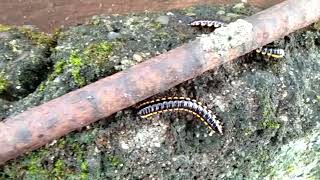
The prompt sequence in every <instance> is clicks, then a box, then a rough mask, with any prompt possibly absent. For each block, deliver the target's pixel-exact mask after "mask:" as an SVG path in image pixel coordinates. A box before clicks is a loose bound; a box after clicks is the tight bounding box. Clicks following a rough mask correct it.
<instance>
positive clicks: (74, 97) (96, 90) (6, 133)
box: [0, 0, 320, 163]
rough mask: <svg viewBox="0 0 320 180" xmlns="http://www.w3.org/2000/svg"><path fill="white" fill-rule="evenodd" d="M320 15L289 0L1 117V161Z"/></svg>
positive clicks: (317, 5) (304, 0)
mask: <svg viewBox="0 0 320 180" xmlns="http://www.w3.org/2000/svg"><path fill="white" fill-rule="evenodd" d="M319 17H320V1H319V0H287V1H284V2H282V3H280V4H278V5H275V6H273V7H271V8H269V9H267V10H265V11H262V12H260V13H258V14H255V15H253V16H251V17H249V18H247V19H244V20H237V21H236V22H233V23H230V24H229V25H228V26H227V27H222V28H219V29H217V30H216V31H215V32H213V33H212V34H209V35H203V36H202V37H200V38H197V39H196V40H194V41H192V42H190V43H188V44H184V45H182V46H180V47H178V48H176V49H173V50H171V51H169V52H167V53H165V54H162V55H159V56H156V57H153V58H151V59H149V60H147V61H145V62H143V63H141V64H138V65H136V66H133V67H132V68H130V69H128V70H126V71H122V72H119V73H116V74H114V75H112V76H109V77H106V78H104V79H101V80H99V81H97V82H95V83H92V84H90V85H87V86H85V87H83V88H81V89H78V90H76V91H73V92H70V93H68V94H65V95H63V96H61V97H59V98H57V99H54V100H52V101H49V102H47V103H44V104H42V105H40V106H37V107H34V108H30V109H28V110H26V111H25V112H23V113H21V114H18V115H16V116H13V117H9V118H7V119H5V120H3V121H2V122H0V137H1V139H0V147H1V148H0V163H4V162H6V161H7V160H9V159H12V158H15V157H17V156H18V155H21V154H23V153H25V152H27V151H31V150H34V149H36V148H38V147H40V146H42V145H45V144H46V143H48V142H50V141H52V140H54V139H56V138H59V137H61V136H63V135H65V134H67V133H69V132H71V131H73V130H75V129H78V128H81V127H83V126H86V125H88V124H90V123H93V122H95V121H97V120H99V119H101V118H104V117H107V116H109V115H111V114H113V113H115V112H117V111H120V110H122V109H124V108H127V107H129V106H131V105H134V104H136V103H138V102H139V101H141V100H144V99H146V98H148V97H150V96H152V95H155V94H157V93H159V92H162V91H164V90H167V89H169V88H171V87H173V86H175V85H177V84H179V83H182V82H183V81H186V80H188V79H191V78H193V77H196V76H198V75H200V74H202V73H203V72H205V71H207V70H209V69H212V68H215V67H218V66H219V65H221V64H222V63H225V62H229V61H231V60H232V59H235V58H237V57H239V56H241V55H244V54H245V53H248V52H250V51H252V50H254V49H256V48H258V47H260V46H262V45H264V44H267V43H269V42H272V41H274V40H276V39H278V38H281V37H283V36H284V35H287V34H289V33H290V32H293V31H295V30H297V29H300V28H303V27H305V26H307V25H309V24H311V23H313V22H315V21H317V20H318V19H319Z"/></svg>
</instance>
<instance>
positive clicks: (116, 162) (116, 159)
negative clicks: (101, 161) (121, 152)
mask: <svg viewBox="0 0 320 180" xmlns="http://www.w3.org/2000/svg"><path fill="white" fill-rule="evenodd" d="M107 160H108V162H109V163H110V164H111V166H113V167H117V166H118V165H120V164H121V163H122V160H121V159H120V158H119V157H117V156H108V157H107Z"/></svg>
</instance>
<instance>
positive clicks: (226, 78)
mask: <svg viewBox="0 0 320 180" xmlns="http://www.w3.org/2000/svg"><path fill="white" fill-rule="evenodd" d="M255 11H257V10H256V9H255V8H252V7H246V6H245V7H243V6H242V5H241V6H240V5H237V6H234V7H232V6H230V7H229V6H228V7H209V6H204V7H193V8H188V9H185V10H180V11H172V12H166V13H159V14H154V13H145V14H139V15H128V16H97V17H94V18H93V19H92V20H91V21H90V22H88V23H87V24H84V25H79V26H77V27H72V28H69V29H65V30H62V31H61V32H59V35H58V36H57V38H56V42H57V44H56V45H55V46H54V47H52V48H51V50H50V56H48V57H47V58H44V59H45V60H43V61H44V62H52V64H51V65H49V68H48V69H49V70H48V71H45V72H48V75H47V76H46V78H45V79H44V80H42V81H41V82H40V83H39V84H38V85H37V87H36V89H35V90H33V91H32V92H30V93H29V94H28V96H26V97H21V98H20V99H17V100H14V101H10V102H8V101H7V100H5V99H4V100H1V101H0V103H3V104H6V105H5V106H2V105H1V106H0V107H5V108H3V109H0V113H2V114H1V116H2V117H3V118H4V117H6V116H8V115H12V114H15V113H18V112H20V111H22V110H25V109H26V108H28V107H31V106H35V105H38V104H40V103H42V102H45V101H47V100H50V99H53V98H55V97H58V96H61V95H63V94H65V93H66V92H69V91H71V90H74V89H77V88H79V87H82V86H84V85H85V84H88V83H90V82H93V81H96V80H97V79H99V78H101V77H104V76H108V75H111V74H113V73H115V72H117V71H120V70H124V69H126V68H129V67H131V66H133V65H135V64H138V63H139V62H141V61H144V60H147V59H148V58H150V57H152V56H155V55H157V54H161V53H163V52H166V51H168V50H170V49H172V48H175V47H177V46H179V45H180V44H182V43H185V42H188V41H189V40H192V39H194V38H195V37H196V36H197V35H199V34H200V33H201V32H200V31H199V30H198V29H197V30H196V29H192V28H191V27H189V26H187V24H188V23H189V22H190V21H191V20H193V19H199V18H208V17H211V18H212V17H214V18H217V19H220V20H224V21H226V22H230V21H233V20H235V19H237V18H242V17H245V16H247V15H250V14H252V13H254V12H255ZM222 12H225V13H222ZM228 14H233V15H232V16H231V17H230V16H228ZM234 14H236V15H237V16H235V15H234ZM167 17H169V21H168V22H167ZM159 19H160V20H161V21H160V22H159ZM6 33H7V32H6ZM115 34H116V36H115ZM9 35H10V32H8V36H9ZM319 38H320V32H319V29H317V28H315V26H314V27H309V28H306V29H304V30H303V31H302V30H301V31H298V32H295V33H293V34H290V35H288V36H286V37H284V38H283V39H280V40H278V41H277V42H274V45H275V46H279V47H281V48H284V49H285V51H286V56H285V58H283V59H273V60H272V59H269V60H268V59H266V58H265V57H261V56H259V55H256V54H255V53H251V54H248V55H245V56H243V57H241V58H239V59H237V60H235V61H234V62H233V63H229V64H225V65H223V66H221V67H219V68H217V69H215V70H212V71H209V72H206V73H204V74H203V75H201V76H199V77H197V78H195V79H193V80H190V81H187V82H184V83H182V84H180V85H178V86H176V87H175V88H172V89H170V90H168V91H166V92H163V93H161V94H159V95H157V96H156V97H162V96H185V97H190V98H194V99H197V100H198V101H200V102H202V103H204V104H206V105H207V106H208V108H210V109H212V110H213V111H215V112H217V113H218V115H219V116H220V117H221V118H222V119H223V121H224V129H225V135H224V136H219V135H217V134H213V133H212V132H210V130H209V129H208V128H207V127H206V126H205V125H204V124H203V123H202V122H201V121H198V120H197V119H196V118H195V117H193V116H192V115H189V114H185V113H166V114H160V115H157V116H154V117H152V118H150V119H147V120H146V119H139V118H138V117H137V116H136V115H135V114H134V108H128V109H126V110H123V111H121V112H118V113H116V114H115V115H113V116H111V117H108V118H106V119H105V120H101V121H99V122H97V123H94V124H92V125H90V126H87V127H85V128H83V129H81V130H78V131H77V132H73V133H71V134H69V135H67V136H65V137H63V138H61V139H58V140H55V141H53V142H52V143H50V144H48V145H46V146H45V147H42V148H40V149H39V150H37V151H34V152H31V153H29V154H27V155H24V156H23V157H20V158H18V159H17V160H12V161H10V162H8V163H7V164H6V165H4V166H2V167H1V170H0V172H1V173H0V177H2V178H26V179H28V178H29V179H34V178H36V179H37V178H38V179H39V178H42V179H43V178H67V177H68V178H70V179H73V178H74V179H79V178H92V179H93V178H103V179H105V178H115V179H123V178H126V179H134V178H155V179H169V178H170V179H171V178H174V179H191V178H196V179H206V178H208V177H211V178H223V179H234V178H239V179H244V178H245V179H247V178H252V179H256V178H262V177H269V178H282V177H289V178H294V177H309V178H315V179H317V178H319V173H320V172H319V153H320V152H319V145H320V143H319V136H318V135H319V130H318V129H319V119H320V73H319V70H320V60H319V59H320V48H319V43H318V42H319ZM9 53H10V51H9ZM42 57H46V56H42ZM18 65H19V64H18ZM0 87H1V86H0ZM156 97H154V98H156ZM298 162H299V163H302V164H303V165H305V166H304V167H307V168H308V169H307V170H308V171H307V170H306V171H302V170H301V169H303V168H304V167H301V164H299V163H298Z"/></svg>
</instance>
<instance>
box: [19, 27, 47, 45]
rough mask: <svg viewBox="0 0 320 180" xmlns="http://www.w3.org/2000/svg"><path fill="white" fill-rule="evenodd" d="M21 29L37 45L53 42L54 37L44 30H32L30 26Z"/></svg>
mask: <svg viewBox="0 0 320 180" xmlns="http://www.w3.org/2000/svg"><path fill="white" fill-rule="evenodd" d="M19 31H20V32H22V33H23V34H24V35H25V36H26V37H27V38H28V39H30V40H31V41H32V42H34V43H35V44H37V45H49V46H51V45H52V44H53V38H51V37H50V36H49V35H47V34H46V33H43V32H36V31H32V30H31V29H28V28H19Z"/></svg>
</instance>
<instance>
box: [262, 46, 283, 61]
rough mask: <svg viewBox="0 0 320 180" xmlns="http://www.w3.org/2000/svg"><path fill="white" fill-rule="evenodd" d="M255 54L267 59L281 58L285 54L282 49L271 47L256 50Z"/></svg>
mask: <svg viewBox="0 0 320 180" xmlns="http://www.w3.org/2000/svg"><path fill="white" fill-rule="evenodd" d="M256 52H257V53H259V54H262V55H267V56H269V57H273V58H276V59H278V58H283V57H284V55H285V52H284V50H283V49H280V48H272V47H260V48H258V49H256Z"/></svg>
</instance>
